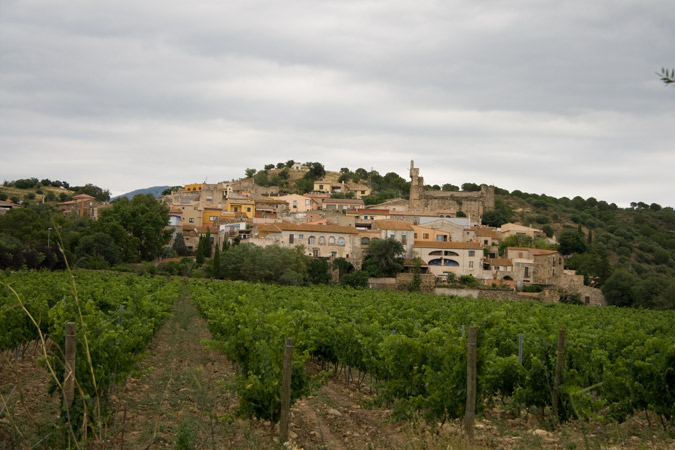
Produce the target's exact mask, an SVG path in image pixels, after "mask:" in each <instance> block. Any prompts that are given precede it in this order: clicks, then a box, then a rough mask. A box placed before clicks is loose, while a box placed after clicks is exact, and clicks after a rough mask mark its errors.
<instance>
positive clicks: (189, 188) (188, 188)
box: [183, 183, 203, 192]
mask: <svg viewBox="0 0 675 450" xmlns="http://www.w3.org/2000/svg"><path fill="white" fill-rule="evenodd" d="M202 187H203V183H196V184H186V185H185V187H184V188H183V189H184V190H185V192H199V191H201V190H202Z"/></svg>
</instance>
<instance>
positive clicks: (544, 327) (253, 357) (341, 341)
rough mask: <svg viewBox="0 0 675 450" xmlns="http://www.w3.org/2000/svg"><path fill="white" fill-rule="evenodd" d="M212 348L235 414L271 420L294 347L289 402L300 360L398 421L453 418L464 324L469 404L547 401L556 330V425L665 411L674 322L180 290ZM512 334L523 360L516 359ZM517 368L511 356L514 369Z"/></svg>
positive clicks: (331, 294)
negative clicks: (472, 331)
mask: <svg viewBox="0 0 675 450" xmlns="http://www.w3.org/2000/svg"><path fill="white" fill-rule="evenodd" d="M189 290H190V293H191V296H192V298H193V300H194V301H195V302H196V304H197V305H198V307H199V308H200V309H201V311H202V312H203V313H204V314H205V316H206V317H207V318H208V323H209V328H210V329H211V331H212V333H213V334H214V339H215V345H217V346H218V347H219V348H221V349H222V350H223V351H224V352H225V353H226V354H227V355H228V356H229V357H230V358H231V359H232V360H233V361H234V362H236V363H237V364H238V365H239V366H240V367H241V370H240V373H239V375H238V377H237V382H236V387H237V393H238V395H239V398H240V409H241V412H243V413H244V414H246V415H248V416H250V417H259V418H263V419H266V420H271V421H276V420H278V413H279V380H280V377H281V375H280V371H281V358H282V344H283V342H284V338H285V337H287V336H290V337H293V338H294V339H295V348H296V356H295V359H294V364H293V378H292V385H293V392H294V396H295V397H298V396H301V395H302V394H303V393H304V392H306V391H307V389H308V385H309V382H310V380H309V377H308V376H307V373H306V371H305V369H304V367H305V365H304V362H305V361H306V360H307V359H308V358H314V359H316V360H317V361H319V362H321V363H323V367H326V364H331V365H333V367H343V368H344V370H345V371H346V377H349V374H350V373H352V374H355V375H353V376H358V377H362V378H363V377H365V376H369V377H372V379H373V380H374V382H375V385H376V386H377V390H378V394H379V395H378V400H379V401H380V402H385V403H387V404H392V405H393V406H394V409H395V411H396V413H397V415H398V417H400V418H404V417H407V416H410V415H412V414H416V413H420V414H423V415H425V416H426V417H427V418H429V419H433V420H438V421H445V420H447V419H449V418H458V417H461V416H462V415H463V414H464V406H465V402H466V386H467V383H466V376H467V375H466V354H467V351H466V348H467V343H466V339H465V337H464V331H463V330H465V327H468V326H470V325H474V326H477V327H478V377H477V378H478V402H477V404H478V406H479V407H480V406H481V405H484V404H485V401H494V400H496V399H501V400H505V399H508V401H509V402H511V404H512V405H513V406H514V407H516V408H527V407H538V408H541V410H542V411H544V410H545V409H546V408H547V407H549V406H550V405H551V402H552V390H553V388H552V386H553V374H554V366H555V358H556V339H557V335H558V330H559V329H560V328H563V329H566V330H567V342H566V345H565V358H564V368H563V378H562V383H561V385H560V387H559V395H560V401H561V407H560V408H559V409H558V415H559V417H557V418H556V419H558V420H566V419H569V418H579V417H598V416H599V415H603V416H605V417H608V418H612V419H616V420H619V421H621V420H623V419H624V418H626V417H627V416H629V415H631V414H633V413H635V412H636V411H642V410H649V411H652V412H654V413H655V414H656V415H657V416H659V417H661V418H662V419H663V421H664V424H665V421H669V420H672V418H673V414H674V413H675V314H674V313H673V312H656V311H637V310H622V309H616V308H587V307H574V306H564V305H543V304H535V303H506V302H503V303H500V302H495V301H487V300H485V301H482V300H480V301H466V300H464V299H456V298H455V299H453V298H446V297H436V296H428V295H421V294H410V293H392V292H381V291H380V292H378V291H375V292H373V291H359V290H341V289H326V288H320V287H315V288H290V287H278V286H272V285H261V284H244V283H215V282H208V281H207V282H203V281H194V280H193V281H191V282H190V284H189ZM519 334H522V349H523V350H522V354H521V357H520V358H519ZM519 359H522V361H520V360H519Z"/></svg>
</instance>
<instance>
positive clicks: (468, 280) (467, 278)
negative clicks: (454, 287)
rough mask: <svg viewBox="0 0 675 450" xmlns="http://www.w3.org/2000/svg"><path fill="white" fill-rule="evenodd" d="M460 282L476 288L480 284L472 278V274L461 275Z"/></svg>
mask: <svg viewBox="0 0 675 450" xmlns="http://www.w3.org/2000/svg"><path fill="white" fill-rule="evenodd" d="M459 282H460V284H463V285H464V286H466V287H470V288H476V287H478V286H480V282H479V281H478V280H477V279H476V278H474V276H473V275H462V276H461V277H459Z"/></svg>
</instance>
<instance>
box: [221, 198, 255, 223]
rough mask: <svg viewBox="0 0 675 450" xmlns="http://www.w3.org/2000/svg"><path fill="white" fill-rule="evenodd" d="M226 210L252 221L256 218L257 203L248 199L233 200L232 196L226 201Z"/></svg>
mask: <svg viewBox="0 0 675 450" xmlns="http://www.w3.org/2000/svg"><path fill="white" fill-rule="evenodd" d="M225 210H226V211H227V212H233V213H235V214H242V215H244V216H246V217H248V218H249V219H252V218H254V217H255V202H254V201H253V200H250V199H247V198H232V197H231V196H230V197H229V198H228V199H227V200H226V201H225Z"/></svg>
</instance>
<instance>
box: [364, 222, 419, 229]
mask: <svg viewBox="0 0 675 450" xmlns="http://www.w3.org/2000/svg"><path fill="white" fill-rule="evenodd" d="M374 223H375V224H376V225H377V227H378V228H379V229H380V230H410V231H412V230H413V227H412V225H410V224H409V223H406V222H401V221H400V220H376V221H375V222H374Z"/></svg>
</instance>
